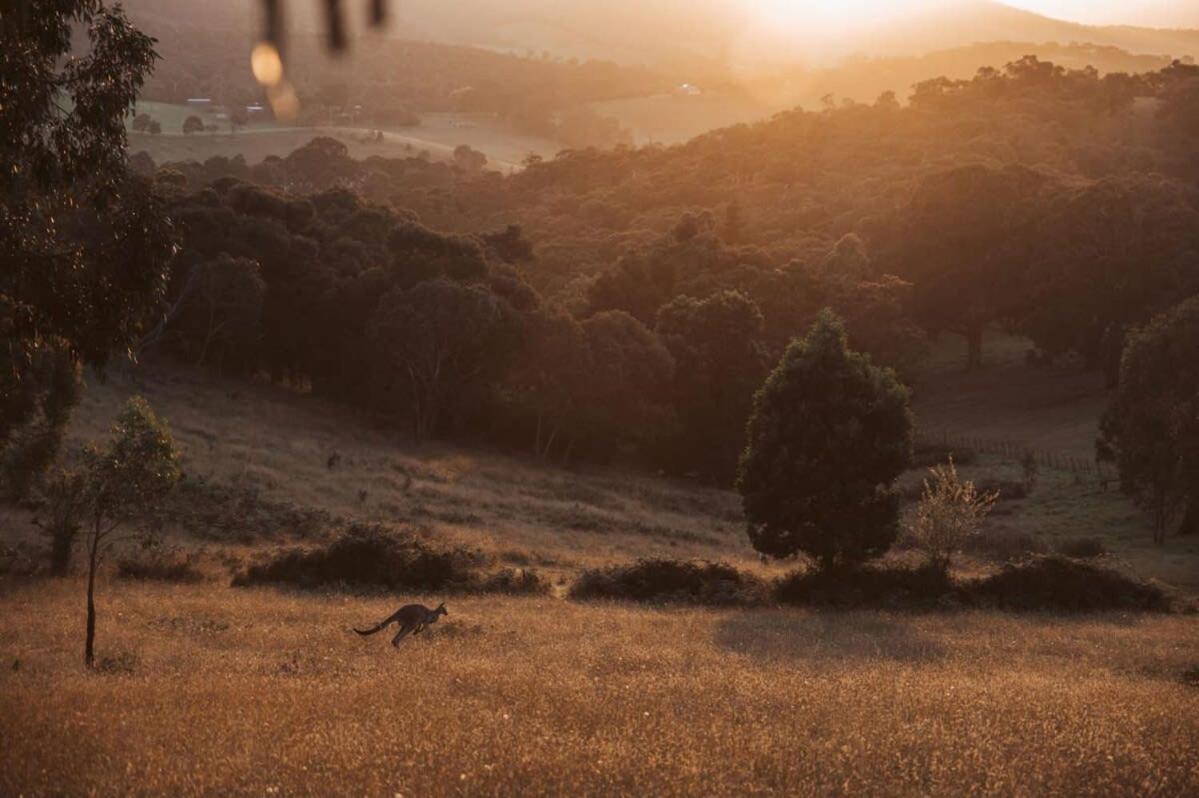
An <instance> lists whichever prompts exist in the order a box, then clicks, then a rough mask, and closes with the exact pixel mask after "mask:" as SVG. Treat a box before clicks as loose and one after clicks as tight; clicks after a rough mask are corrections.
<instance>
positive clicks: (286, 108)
mask: <svg viewBox="0 0 1199 798" xmlns="http://www.w3.org/2000/svg"><path fill="white" fill-rule="evenodd" d="M266 96H267V99H269V100H270V101H271V110H272V111H273V112H274V113H275V118H276V119H295V118H296V115H297V114H299V113H300V98H299V97H298V96H296V90H295V89H293V88H292V86H291V84H290V83H288V82H287V81H282V82H280V83H278V84H277V85H274V86H270V87H268V88H267V93H266Z"/></svg>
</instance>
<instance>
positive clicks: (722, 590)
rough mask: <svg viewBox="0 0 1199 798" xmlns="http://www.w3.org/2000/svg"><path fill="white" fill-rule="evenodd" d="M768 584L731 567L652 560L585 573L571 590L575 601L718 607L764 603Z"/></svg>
mask: <svg viewBox="0 0 1199 798" xmlns="http://www.w3.org/2000/svg"><path fill="white" fill-rule="evenodd" d="M769 594H770V591H769V588H768V586H767V584H766V583H765V582H764V581H763V580H761V579H758V578H757V577H755V576H752V575H749V574H745V573H742V572H741V571H738V570H737V569H736V568H734V567H733V566H731V565H727V564H725V563H714V562H704V561H693V562H688V561H683V560H665V559H649V560H639V561H638V562H636V563H633V564H631V565H614V566H610V567H607V568H599V569H594V570H589V571H584V572H583V574H582V575H581V576H580V577H579V578H578V580H577V581H576V582H575V583H574V585H573V586H572V587H571V589H570V596H571V598H575V599H627V600H630V601H643V602H657V603H683V604H704V605H709V606H716V607H730V606H752V605H755V604H762V603H764V602H765V600H766V598H767V597H768V596H769Z"/></svg>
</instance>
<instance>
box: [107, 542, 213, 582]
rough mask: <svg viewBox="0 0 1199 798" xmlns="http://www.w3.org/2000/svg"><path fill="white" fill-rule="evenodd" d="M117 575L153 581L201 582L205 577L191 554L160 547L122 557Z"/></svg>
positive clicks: (124, 577) (123, 577)
mask: <svg viewBox="0 0 1199 798" xmlns="http://www.w3.org/2000/svg"><path fill="white" fill-rule="evenodd" d="M117 576H118V577H120V578H121V579H133V580H140V581H153V582H200V581H202V580H203V579H204V574H202V573H200V571H199V570H197V569H196V567H195V565H194V563H193V561H192V557H191V555H185V554H181V553H179V552H178V551H175V550H158V549H155V550H151V551H149V552H144V553H142V554H139V555H137V556H133V557H124V558H122V559H121V560H120V561H118V562H117Z"/></svg>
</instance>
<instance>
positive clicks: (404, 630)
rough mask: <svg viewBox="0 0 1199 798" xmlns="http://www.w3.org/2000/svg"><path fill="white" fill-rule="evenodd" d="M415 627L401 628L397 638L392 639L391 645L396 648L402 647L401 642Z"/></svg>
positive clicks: (405, 626) (406, 626)
mask: <svg viewBox="0 0 1199 798" xmlns="http://www.w3.org/2000/svg"><path fill="white" fill-rule="evenodd" d="M412 629H413V627H412V626H408V625H404V626H401V627H400V631H398V632H396V636H395V637H393V638H392V639H391V644H392V645H393V646H395V647H396V648H399V647H400V641H401V640H403V639H404V638H405V637H407V636H408V635H409V633H411V632H412Z"/></svg>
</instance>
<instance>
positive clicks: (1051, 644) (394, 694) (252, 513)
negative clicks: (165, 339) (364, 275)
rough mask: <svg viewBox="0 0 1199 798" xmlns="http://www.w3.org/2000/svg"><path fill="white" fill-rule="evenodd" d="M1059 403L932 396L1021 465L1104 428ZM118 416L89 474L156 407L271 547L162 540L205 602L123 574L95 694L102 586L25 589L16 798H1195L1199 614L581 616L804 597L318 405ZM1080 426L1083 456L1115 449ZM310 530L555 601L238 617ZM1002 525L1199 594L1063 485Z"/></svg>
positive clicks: (6, 538) (192, 395)
mask: <svg viewBox="0 0 1199 798" xmlns="http://www.w3.org/2000/svg"><path fill="white" fill-rule="evenodd" d="M1008 367H1009V366H1006V365H1004V366H997V368H1008ZM1060 376H1061V375H1054V374H1053V373H1041V374H1039V375H1037V374H1034V375H1031V376H1027V375H1026V376H1020V375H1019V374H1017V373H1016V372H1010V373H1005V372H1002V371H1001V372H995V373H993V374H992V379H993V381H994V383H995V384H996V385H998V384H999V383H1010V382H1011V381H1012V380H1015V379H1023V380H1024V382H1023V383H1022V384H1021V385H1020V386H1019V390H1020V391H1021V392H1023V393H1024V394H1025V395H1027V396H1032V397H1034V398H1032V399H1029V400H1028V402H1027V404H1026V405H1025V406H1024V407H1023V409H1021V410H1019V412H1012V413H1011V414H1010V417H1011V418H1012V419H1013V420H1012V421H1011V422H1010V423H1009V424H1008V425H1007V426H1005V427H999V426H997V425H998V424H999V422H998V421H996V420H995V419H996V413H995V412H994V411H993V407H994V406H1003V405H1005V403H1009V402H1010V397H1009V396H1008V395H1007V394H1005V393H1004V392H1003V391H1002V390H1000V389H999V388H993V389H986V388H985V387H984V386H985V379H986V378H985V377H969V378H963V379H964V380H966V382H963V383H960V384H958V387H956V388H955V387H954V386H953V384H952V383H950V384H948V387H946V384H941V385H940V386H939V387H938V388H937V390H925V391H918V393H917V412H918V417H919V420H920V422H921V423H922V424H926V425H928V426H932V427H935V428H938V429H946V430H948V431H950V432H953V433H955V434H967V433H968V432H969V431H970V430H971V429H972V428H974V427H975V426H976V425H975V424H974V423H973V422H971V420H970V418H969V416H968V413H967V410H966V405H965V404H964V403H961V402H958V401H956V400H955V398H954V397H955V396H956V395H957V394H958V393H959V392H962V391H971V390H973V391H974V392H975V394H974V395H975V396H977V397H978V398H977V401H975V402H974V403H973V405H974V406H975V407H976V408H977V410H976V411H975V412H977V413H978V416H979V418H980V419H982V420H983V421H985V423H988V424H991V425H992V426H993V427H994V434H995V436H996V437H1011V438H1021V437H1022V435H1024V434H1025V433H1027V434H1028V435H1029V436H1030V437H1029V438H1026V440H1029V445H1036V443H1037V442H1038V441H1040V440H1042V439H1043V436H1042V435H1041V431H1042V430H1048V429H1057V428H1058V425H1056V424H1055V423H1054V419H1055V418H1065V417H1074V415H1076V414H1079V413H1087V412H1090V411H1089V410H1088V408H1093V407H1094V406H1096V401H1095V394H1094V390H1093V386H1092V387H1088V388H1086V390H1083V391H1082V395H1081V396H1079V397H1076V398H1075V399H1074V400H1071V399H1070V398H1069V394H1070V393H1071V392H1072V391H1074V390H1076V388H1071V387H1069V384H1068V383H1065V382H1063V381H1062V380H1061V379H1058V377H1060ZM976 381H981V382H978V384H977V385H976V384H975V383H976ZM91 383H92V384H91V385H90V386H89V390H88V392H87V394H86V395H85V399H84V403H83V405H82V407H81V408H80V410H79V412H78V413H77V418H76V421H75V423H74V426H73V429H72V438H73V440H74V441H76V442H78V441H82V440H86V439H90V438H98V437H100V436H102V435H103V434H104V432H105V430H106V428H107V426H108V424H109V423H110V422H111V419H112V417H113V415H114V414H115V412H116V410H117V408H118V407H119V406H120V403H121V402H122V401H123V399H124V398H125V397H126V396H128V395H129V394H130V393H134V392H137V393H142V394H144V395H146V396H147V397H148V398H149V399H150V401H151V402H152V403H153V404H154V406H155V407H156V408H157V409H158V411H159V412H160V413H161V414H162V415H163V416H165V417H166V418H167V419H169V421H170V423H171V426H172V428H173V431H174V433H175V437H176V439H177V442H178V443H179V445H180V448H181V449H182V453H183V466H184V470H185V472H186V474H187V481H188V483H189V484H191V485H192V486H193V488H192V490H195V491H198V492H197V493H195V494H194V495H197V496H199V495H203V493H202V491H200V490H199V488H196V487H194V486H197V485H198V486H209V487H213V486H217V487H220V488H221V489H222V490H227V491H235V492H236V495H237V496H238V497H239V499H238V501H239V502H241V503H240V504H238V508H239V512H243V513H244V519H245V522H244V524H242V523H234V524H233V525H232V528H222V529H221V530H211V531H205V530H203V529H199V530H198V529H197V528H195V527H191V526H180V525H175V526H168V528H167V529H165V530H164V534H165V536H166V538H167V540H168V542H169V543H170V544H171V545H174V546H178V547H180V549H181V550H182V551H186V552H188V553H190V554H191V555H193V557H194V562H195V563H196V564H197V566H198V568H199V569H200V571H201V572H202V573H203V574H204V577H205V578H204V580H203V581H201V582H198V583H192V584H173V583H139V582H130V581H126V580H121V579H118V578H117V576H116V574H115V571H114V569H113V568H112V560H110V563H109V567H108V568H106V569H105V570H104V571H103V572H102V574H101V579H100V585H99V588H98V591H97V598H98V605H99V628H98V641H97V653H98V657H99V659H100V660H101V662H102V667H101V669H100V670H99V672H94V673H93V672H88V671H87V670H85V668H84V667H83V664H82V637H83V625H84V584H83V579H82V577H81V576H79V575H75V576H72V577H69V578H66V579H60V580H52V579H46V578H41V577H35V578H28V577H15V576H0V796H10V795H12V796H16V795H126V794H156V795H161V794H172V795H329V794H350V795H384V796H394V795H405V796H441V795H614V794H631V795H1104V796H1111V795H1163V796H1187V795H1196V794H1199V685H1197V684H1196V682H1199V671H1197V670H1196V669H1199V615H1195V614H1173V615H1160V614H1136V613H1129V614H1123V613H1121V614H1100V615H1088V616H1060V615H1051V614H1032V615H1016V614H1007V613H1002V612H994V611H981V610H947V611H935V612H927V613H914V612H891V611H831V610H829V611H816V610H802V609H755V610H713V609H697V608H651V607H641V606H635V605H626V604H604V603H598V604H597V603H579V602H575V601H571V600H568V599H566V598H564V597H563V596H562V593H563V592H564V591H563V587H564V585H566V584H568V583H569V581H570V580H571V579H573V578H574V576H575V575H576V574H577V573H578V572H579V571H580V570H581V569H583V568H586V567H592V566H596V565H602V564H607V563H612V562H625V561H628V560H631V559H634V558H637V557H642V556H666V557H703V558H710V559H721V560H724V561H726V562H730V563H733V564H735V565H737V566H739V567H741V568H744V569H746V570H751V571H754V572H756V573H758V574H760V575H763V576H771V575H779V574H781V573H783V572H784V570H785V569H784V568H782V567H781V566H773V565H772V566H765V565H762V564H760V563H759V562H758V561H757V559H756V557H755V556H754V553H753V551H752V549H751V548H750V547H749V545H748V543H747V541H746V538H745V534H744V531H743V528H742V522H741V518H740V511H739V503H738V500H737V497H736V495H735V494H733V493H731V492H728V491H721V490H715V489H711V488H706V487H703V486H699V485H695V484H692V483H690V482H687V481H682V480H668V479H664V478H659V477H655V476H653V475H647V474H637V473H632V472H629V471H623V470H620V469H616V468H592V467H589V468H584V469H580V470H578V471H564V470H559V469H552V468H548V467H545V466H543V465H540V464H538V463H537V462H536V461H534V460H532V459H527V458H521V457H513V456H505V455H501V454H498V453H490V452H483V451H478V450H468V449H462V448H456V447H452V446H447V445H424V446H419V447H418V446H414V445H413V444H411V443H410V442H408V441H406V440H404V439H403V438H402V437H401V436H398V435H396V434H394V433H389V432H386V431H382V430H378V429H374V428H372V427H370V426H369V425H367V424H366V423H364V422H363V421H362V420H360V419H356V418H354V417H353V416H352V415H351V414H349V413H348V412H346V411H344V410H341V409H338V408H336V407H334V406H330V405H326V404H324V403H321V402H318V401H316V400H314V399H311V398H310V397H305V396H299V395H295V394H290V393H287V392H284V391H281V390H278V389H275V388H271V387H268V386H263V385H255V384H246V383H234V382H222V381H220V380H215V379H212V378H209V377H206V376H204V375H201V374H197V373H195V372H191V371H186V370H167V369H157V370H145V371H140V372H137V373H122V372H116V373H113V374H112V375H110V378H109V379H108V380H107V382H105V383H100V382H99V381H97V380H94V379H92V380H91ZM1040 383H1044V384H1043V385H1041V386H1040V387H1039V388H1038V384H1040ZM1063 385H1065V386H1066V387H1063ZM972 386H973V387H972ZM1084 387H1085V386H1084ZM1037 396H1041V397H1042V399H1041V400H1038V399H1036V398H1035V397H1037ZM1071 401H1073V402H1074V405H1073V407H1074V412H1073V414H1072V413H1071V411H1070V406H1071V405H1070V402H1071ZM988 403H991V405H990V406H989V405H988ZM1005 412H1006V411H1005ZM1092 418H1093V417H1092ZM1075 427H1077V429H1078V431H1077V433H1076V434H1075V435H1074V437H1070V436H1069V435H1066V436H1065V437H1063V438H1061V439H1060V440H1058V445H1060V447H1061V448H1062V449H1069V448H1070V447H1073V446H1076V447H1081V446H1082V443H1081V442H1080V441H1081V439H1082V437H1083V436H1084V435H1091V434H1093V433H1092V432H1089V431H1088V430H1087V424H1086V423H1082V422H1080V423H1078V424H1075ZM1062 434H1063V435H1065V433H1062ZM334 453H336V454H337V455H338V463H337V465H336V467H334V468H330V467H329V459H330V457H331V455H333V454H334ZM963 471H964V472H966V473H967V474H968V475H971V476H972V477H974V478H977V479H987V478H995V479H1002V478H1015V476H1016V475H1017V472H1018V464H1016V463H1014V462H1011V461H1010V460H1009V459H1005V458H1004V457H1002V456H999V455H987V456H982V457H979V458H978V460H977V461H976V462H975V463H974V464H972V465H970V466H968V467H965V468H963ZM920 477H921V474H920V472H916V471H913V472H911V473H910V474H908V475H906V476H905V477H904V481H905V482H906V483H913V482H918V480H919V479H920ZM187 495H189V496H190V495H193V494H187ZM289 508H290V509H298V510H303V509H314V508H315V509H319V510H320V511H321V513H323V515H321V516H320V518H324V519H344V520H363V521H378V522H385V523H404V524H409V525H412V526H413V527H414V528H419V529H420V530H421V534H423V535H426V536H428V537H430V538H432V539H436V540H438V541H443V542H451V541H452V542H456V543H460V544H463V545H467V546H470V547H473V548H478V549H480V550H482V551H484V552H486V553H488V554H490V555H491V556H493V557H494V558H495V559H496V561H497V562H501V563H511V564H517V565H532V566H533V567H536V568H537V569H538V570H539V571H541V572H542V573H544V574H546V575H548V576H549V577H550V579H551V580H552V582H553V583H554V591H553V594H552V595H550V596H545V597H537V598H500V597H454V596H448V597H446V596H436V595H429V596H419V595H394V596H385V595H367V596H363V595H355V594H351V593H343V592H329V593H298V592H292V591H286V590H275V589H268V588H255V589H247V588H234V587H230V586H229V582H230V576H231V574H232V573H233V572H235V571H237V570H238V569H240V568H241V567H243V566H244V565H245V564H246V563H248V562H251V561H254V560H256V559H260V558H262V557H264V556H266V555H268V554H269V553H271V552H272V551H274V550H276V549H277V548H278V547H279V546H283V545H290V544H294V543H297V542H299V543H309V542H314V541H318V540H321V539H323V538H324V536H326V535H327V534H328V532H327V530H326V529H325V527H327V526H328V525H329V524H328V523H326V524H324V525H322V523H321V521H320V518H318V520H317V521H316V522H314V523H313V524H311V525H309V526H304V525H303V524H301V525H300V526H299V527H296V526H295V525H294V524H293V525H291V526H288V525H286V524H282V525H280V526H278V527H276V526H273V525H272V523H273V521H272V519H274V518H275V517H276V516H279V517H290V516H287V514H286V512H285V511H287V510H288V509H289ZM239 519H240V517H239ZM330 523H331V522H330ZM989 525H990V528H991V531H992V532H995V533H999V534H1004V533H1008V532H1010V533H1013V534H1016V533H1019V534H1025V535H1030V536H1034V537H1036V538H1037V539H1038V540H1040V541H1042V542H1043V543H1044V544H1045V545H1047V546H1049V547H1053V546H1055V545H1056V544H1057V543H1059V542H1060V541H1063V540H1068V539H1070V538H1074V537H1079V536H1093V537H1097V538H1099V539H1100V540H1102V542H1103V543H1104V545H1105V546H1106V548H1107V549H1108V551H1109V552H1110V554H1109V555H1108V556H1107V557H1105V558H1104V559H1105V560H1106V561H1107V563H1108V564H1110V565H1113V566H1116V567H1119V568H1122V569H1124V570H1127V571H1130V572H1132V573H1134V574H1136V575H1138V576H1141V577H1144V578H1150V579H1154V580H1157V581H1159V582H1161V583H1164V584H1165V585H1167V586H1169V587H1171V588H1173V589H1175V590H1177V591H1179V592H1180V593H1182V594H1183V595H1188V594H1189V595H1194V594H1195V593H1199V546H1197V545H1196V543H1195V542H1193V541H1186V540H1180V539H1178V538H1171V539H1170V541H1169V542H1168V544H1167V546H1166V547H1164V548H1163V549H1155V548H1154V547H1152V546H1151V545H1150V544H1149V541H1148V537H1149V533H1148V528H1147V526H1146V522H1145V520H1144V519H1143V518H1142V517H1141V515H1140V514H1139V513H1138V512H1137V511H1136V510H1134V509H1133V508H1132V507H1131V505H1129V504H1128V503H1127V501H1126V500H1125V499H1124V498H1123V497H1121V496H1120V495H1119V494H1118V493H1117V492H1116V491H1115V489H1114V488H1112V487H1108V488H1106V489H1104V488H1102V487H1101V486H1099V485H1097V484H1095V482H1094V481H1093V480H1090V479H1084V478H1082V477H1079V476H1078V475H1076V474H1072V473H1070V472H1067V471H1057V470H1053V469H1046V470H1044V471H1043V472H1042V473H1041V474H1040V476H1039V478H1038V482H1037V486H1036V488H1035V489H1034V490H1033V491H1032V492H1031V494H1030V495H1029V496H1027V497H1025V498H1022V499H1019V500H1014V501H1005V502H1001V503H1000V505H999V509H998V510H997V512H996V515H995V516H994V517H993V518H992V519H991V520H990V522H989ZM41 545H42V543H41V541H40V540H39V538H38V535H37V530H36V529H35V528H34V527H33V526H32V524H31V517H30V514H29V513H28V512H27V511H24V510H18V509H14V508H3V509H0V555H5V556H8V557H9V558H10V559H11V558H13V557H15V558H17V559H19V558H21V557H26V558H34V557H38V556H40V550H41V549H40V547H41ZM893 556H895V557H898V558H903V557H911V556H914V555H913V554H912V553H911V552H899V553H897V554H895V555H893ZM997 567H998V565H997V564H996V562H993V561H991V560H988V559H987V558H986V557H982V556H971V557H963V558H961V559H960V560H959V561H958V562H956V563H955V568H956V570H957V571H958V572H959V574H976V573H986V572H989V571H993V570H994V569H996V568H997ZM441 600H446V601H447V604H448V606H449V611H450V614H449V616H448V617H447V618H444V619H442V620H441V622H440V623H439V624H437V625H436V626H433V627H431V628H430V629H429V630H427V631H426V632H424V633H422V634H421V635H419V636H416V637H413V638H410V639H408V640H407V641H405V643H404V644H403V646H402V647H401V648H400V649H399V650H395V649H393V648H392V647H391V646H389V645H388V638H389V635H385V634H381V635H377V636H375V637H369V638H360V637H358V636H357V635H355V634H353V633H352V632H351V627H352V626H356V625H357V626H362V625H364V624H369V623H372V622H374V621H376V620H378V619H379V618H381V617H383V616H384V615H386V614H388V613H390V612H391V611H392V610H393V609H394V608H395V607H396V606H398V605H399V604H402V603H406V602H409V601H423V602H425V603H429V604H431V605H432V604H436V603H437V602H439V601H441Z"/></svg>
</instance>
